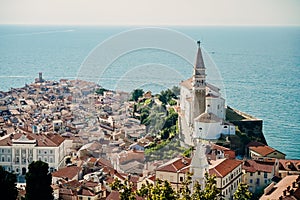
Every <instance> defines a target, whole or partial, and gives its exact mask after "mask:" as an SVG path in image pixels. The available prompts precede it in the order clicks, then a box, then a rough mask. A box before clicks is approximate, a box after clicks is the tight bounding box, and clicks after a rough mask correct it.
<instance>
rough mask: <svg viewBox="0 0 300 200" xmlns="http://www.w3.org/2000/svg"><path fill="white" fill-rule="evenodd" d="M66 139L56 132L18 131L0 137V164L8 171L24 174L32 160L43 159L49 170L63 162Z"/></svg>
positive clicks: (56, 167)
mask: <svg viewBox="0 0 300 200" xmlns="http://www.w3.org/2000/svg"><path fill="white" fill-rule="evenodd" d="M66 148H67V145H66V140H65V139H64V138H63V137H61V136H60V135H58V134H52V133H48V134H34V133H29V132H22V131H19V132H18V133H15V134H10V135H5V136H3V137H1V138H0V156H1V159H0V165H1V166H3V167H4V169H5V170H7V171H9V172H14V173H16V174H17V175H21V176H24V175H25V174H26V172H27V169H28V165H29V164H30V163H31V162H32V161H38V160H41V161H44V162H46V163H48V164H49V168H50V171H55V170H57V169H58V167H59V166H60V165H61V164H63V160H64V157H65V155H66Z"/></svg>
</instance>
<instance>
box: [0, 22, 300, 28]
mask: <svg viewBox="0 0 300 200" xmlns="http://www.w3.org/2000/svg"><path fill="white" fill-rule="evenodd" d="M3 25H15V26H103V27H105V26H108V27H117V26H119V27H135V26H144V27H216V26H223V27H300V24H96V23H95V24H93V23H91V24H83V23H78V24H77V23H45V24H40V23H0V26H3Z"/></svg>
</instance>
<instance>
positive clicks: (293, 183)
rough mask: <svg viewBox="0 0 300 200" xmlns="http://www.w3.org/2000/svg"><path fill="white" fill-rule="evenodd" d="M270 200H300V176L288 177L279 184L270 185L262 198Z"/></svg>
mask: <svg viewBox="0 0 300 200" xmlns="http://www.w3.org/2000/svg"><path fill="white" fill-rule="evenodd" d="M269 199H280V200H281V199H282V200H283V199H285V200H288V199H291V200H292V199H300V176H299V175H291V176H286V177H284V178H283V179H282V180H281V181H279V182H278V183H277V184H275V183H272V184H270V185H269V186H268V187H267V188H266V189H265V190H264V194H263V195H262V196H261V197H260V200H269Z"/></svg>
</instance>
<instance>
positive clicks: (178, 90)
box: [172, 86, 180, 99]
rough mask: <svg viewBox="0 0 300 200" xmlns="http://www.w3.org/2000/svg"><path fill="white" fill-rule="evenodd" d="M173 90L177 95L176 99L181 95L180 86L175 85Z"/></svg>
mask: <svg viewBox="0 0 300 200" xmlns="http://www.w3.org/2000/svg"><path fill="white" fill-rule="evenodd" d="M172 92H173V94H174V95H175V96H176V99H177V97H178V96H179V95H180V88H179V87H178V86H173V87H172Z"/></svg>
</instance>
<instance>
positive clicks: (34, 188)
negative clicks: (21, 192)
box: [25, 161, 53, 200]
mask: <svg viewBox="0 0 300 200" xmlns="http://www.w3.org/2000/svg"><path fill="white" fill-rule="evenodd" d="M48 168H49V166H48V163H45V162H42V161H34V162H32V163H31V164H30V165H29V166H28V169H29V171H28V172H27V173H26V176H25V179H26V196H25V199H26V200H39V199H44V200H52V199H53V195H52V192H53V189H52V187H51V182H52V175H51V173H49V171H48Z"/></svg>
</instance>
